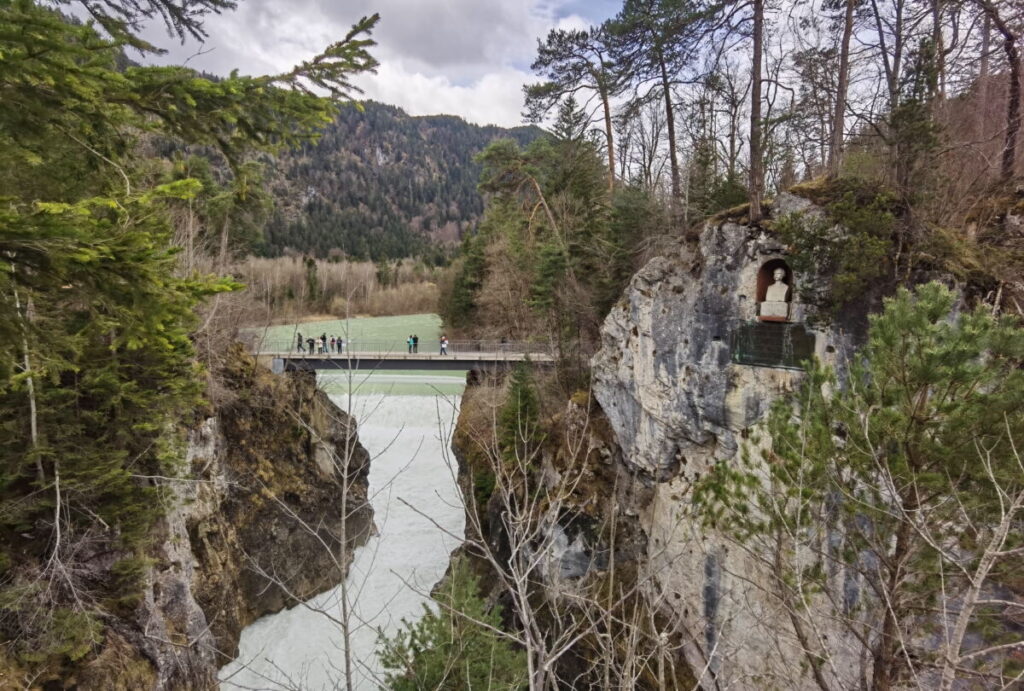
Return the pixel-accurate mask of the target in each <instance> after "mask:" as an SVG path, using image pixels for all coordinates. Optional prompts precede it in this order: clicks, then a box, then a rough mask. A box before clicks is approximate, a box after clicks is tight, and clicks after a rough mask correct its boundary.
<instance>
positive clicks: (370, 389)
mask: <svg viewBox="0 0 1024 691" xmlns="http://www.w3.org/2000/svg"><path fill="white" fill-rule="evenodd" d="M317 378H318V380H319V382H320V388H321V389H323V390H324V391H326V392H327V393H328V394H330V395H331V396H347V395H348V393H349V392H350V391H351V393H352V395H353V396H368V395H370V394H389V395H393V396H457V395H459V394H461V393H462V390H463V389H464V388H465V386H466V373H465V372H451V371H433V372H427V371H419V370H385V369H377V370H374V371H372V372H360V371H358V370H355V371H352V372H351V374H350V373H349V372H347V371H346V372H318V373H317Z"/></svg>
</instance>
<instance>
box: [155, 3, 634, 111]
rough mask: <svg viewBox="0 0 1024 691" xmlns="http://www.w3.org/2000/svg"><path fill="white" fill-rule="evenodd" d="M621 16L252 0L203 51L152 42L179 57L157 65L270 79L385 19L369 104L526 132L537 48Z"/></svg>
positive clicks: (571, 8)
mask: <svg viewBox="0 0 1024 691" xmlns="http://www.w3.org/2000/svg"><path fill="white" fill-rule="evenodd" d="M602 3H603V4H602ZM615 4H617V3H615ZM609 8H611V9H609ZM613 11H614V6H613V5H612V4H610V3H608V1H607V0H602V2H600V3H593V2H591V1H588V2H580V0H429V1H424V0H348V1H347V2H331V0H291V1H290V2H284V1H283V0H246V1H245V2H240V3H239V7H238V9H237V10H236V11H234V12H228V13H225V14H223V15H219V16H214V17H211V18H210V19H209V20H208V21H207V23H206V29H207V33H208V34H209V38H208V40H207V41H206V43H205V45H203V46H198V45H196V44H195V43H188V44H186V45H178V44H176V43H174V42H173V41H169V40H168V39H167V37H166V35H165V34H164V31H163V27H162V26H159V27H157V26H154V27H150V28H149V29H148V30H147V32H146V34H145V36H146V38H147V39H148V40H150V41H152V42H153V43H154V44H156V45H160V46H164V47H167V48H168V49H169V50H168V54H167V55H166V56H162V57H156V58H152V59H151V60H152V61H153V62H160V63H180V62H182V61H183V60H186V59H188V60H189V63H188V64H189V65H190V66H192V67H195V68H197V69H201V70H206V71H208V72H212V73H214V74H227V73H229V72H230V71H231V70H232V69H238V70H239V71H240V72H241V73H243V74H266V73H273V72H281V71H285V70H287V69H289V68H290V67H291V66H292V65H294V64H296V63H297V62H300V61H302V60H305V59H308V58H309V57H311V56H312V55H315V54H316V53H317V52H319V50H321V49H322V48H323V47H324V46H326V45H327V44H328V43H330V42H331V41H333V40H337V39H338V38H339V37H341V36H343V35H344V34H345V33H346V32H347V31H348V29H349V27H350V26H351V25H352V24H353V23H354V22H355V21H357V20H358V19H359V18H360V17H361V16H364V15H367V14H372V13H373V12H380V14H381V21H380V24H379V25H378V28H377V30H376V31H375V32H374V38H375V39H376V40H377V42H378V44H379V45H378V46H377V47H376V48H375V49H374V51H373V53H374V56H375V57H376V58H377V59H378V60H380V62H381V67H380V69H379V70H378V73H377V74H376V75H366V76H364V77H361V78H360V79H359V80H358V81H359V84H360V85H361V86H363V88H364V89H365V90H366V97H367V98H373V99H375V100H379V101H382V102H385V103H390V104H393V105H397V106H399V107H401V108H403V109H405V110H407V111H408V112H409V113H411V114H414V115H427V114H434V113H450V114H455V115H461V116H462V117H464V118H466V119H467V120H470V121H472V122H477V123H480V124H488V123H493V124H500V125H504V126H514V125H517V124H520V123H521V116H520V112H521V111H522V106H523V103H522V85H523V84H524V83H527V82H529V81H532V80H533V79H534V77H533V76H532V75H531V74H530V72H529V64H530V62H532V60H533V57H534V55H535V53H536V49H537V40H538V39H539V38H543V37H544V36H546V35H547V33H548V31H550V30H551V29H552V28H562V29H576V28H585V27H587V26H589V25H590V24H591V23H596V22H599V21H601V20H602V19H603V18H604V17H606V16H608V15H609V14H611V12H613ZM591 12H594V13H595V16H590V15H591ZM585 15H586V16H585Z"/></svg>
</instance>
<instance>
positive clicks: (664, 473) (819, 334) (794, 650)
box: [592, 194, 869, 688]
mask: <svg viewBox="0 0 1024 691" xmlns="http://www.w3.org/2000/svg"><path fill="white" fill-rule="evenodd" d="M793 211H803V212H806V213H816V210H815V209H814V208H812V207H811V205H810V203H809V202H807V201H806V200H803V199H800V198H798V197H794V196H792V195H788V194H784V195H781V196H780V197H779V198H778V199H776V200H775V203H774V209H773V216H774V217H775V218H780V217H782V216H783V215H785V214H788V213H790V212H793ZM770 223H771V220H769V222H768V223H766V224H765V226H766V227H770ZM785 261H786V250H785V248H784V247H783V246H782V245H781V243H780V242H779V241H778V240H777V239H776V238H775V236H774V235H773V234H772V233H771V232H770V231H768V230H765V229H764V228H760V227H750V226H748V225H746V224H740V223H736V222H733V221H731V220H729V219H719V220H717V221H713V222H710V223H708V224H707V225H706V226H705V228H704V230H703V232H702V233H701V235H700V238H699V242H698V243H697V244H696V246H694V245H690V244H680V246H679V247H678V249H677V250H676V251H674V252H671V253H669V254H666V255H664V256H661V257H658V258H655V259H654V260H652V261H651V262H650V263H648V264H647V266H645V267H644V268H643V269H642V270H641V271H640V272H638V273H637V274H636V276H635V277H634V278H633V280H632V282H631V284H630V286H629V288H628V289H627V291H626V293H625V296H624V298H623V299H622V300H621V301H620V302H619V303H618V304H617V305H616V306H615V307H614V308H613V309H612V311H611V313H610V314H609V315H608V317H607V319H606V321H605V323H604V327H603V331H602V348H601V350H600V351H599V352H598V354H597V355H596V356H595V358H594V360H593V363H592V365H593V391H594V395H595V396H596V398H597V400H598V401H599V402H600V404H601V407H602V409H603V411H604V413H605V415H606V416H607V418H608V421H609V424H610V426H611V428H612V429H613V430H614V438H615V440H616V441H617V443H618V444H619V446H620V447H621V452H622V453H621V458H622V459H623V462H624V463H625V464H627V466H629V467H630V468H631V470H633V471H634V472H635V474H636V478H637V481H638V482H640V483H642V484H644V485H646V486H647V487H649V492H647V493H644V494H638V495H637V496H639V497H643V502H642V503H639V504H636V505H634V506H632V507H630V509H631V510H633V511H635V512H637V513H638V515H639V520H640V524H641V528H642V531H643V533H644V534H645V535H646V537H647V554H646V557H645V561H646V567H647V568H648V569H649V572H650V573H652V574H656V575H655V576H654V577H653V578H652V579H651V580H650V582H649V583H648V584H647V585H648V590H649V592H648V598H649V600H650V601H652V602H657V603H661V604H660V605H659V606H660V607H661V609H662V610H663V611H665V610H667V611H665V613H666V615H667V616H668V617H669V619H670V621H671V624H670V627H669V628H670V630H671V631H672V632H673V634H674V635H678V636H679V637H680V639H681V641H682V642H683V646H684V649H685V657H686V660H687V663H688V665H689V666H690V668H691V669H692V670H694V671H695V672H696V673H697V674H698V676H700V679H701V684H702V685H703V686H704V687H706V688H715V687H717V686H722V687H725V686H728V687H729V688H800V687H802V686H810V685H812V684H813V680H811V678H810V676H809V674H808V673H807V671H806V669H805V666H804V665H802V662H803V660H802V657H801V655H800V654H799V651H798V647H797V646H796V643H795V641H794V637H793V636H792V634H791V633H790V632H789V631H790V624H789V622H788V621H787V617H786V615H785V614H784V613H783V612H781V611H777V610H776V608H774V607H773V606H772V605H771V604H770V598H768V597H767V596H766V595H765V592H766V591H765V588H767V587H769V586H768V583H769V579H768V578H767V576H766V574H764V573H762V572H761V571H760V569H762V568H763V566H761V565H760V564H761V562H759V561H758V560H756V559H752V558H751V557H750V555H748V554H745V553H744V551H743V550H742V549H740V548H739V547H738V546H737V545H735V544H734V543H731V542H730V541H728V540H726V539H725V538H723V537H722V536H720V535H717V534H716V533H715V532H714V531H710V530H708V529H706V528H705V527H703V526H702V525H701V523H700V520H699V519H698V517H697V516H695V515H694V513H693V511H692V506H691V497H690V492H691V490H692V488H693V485H694V483H695V482H697V481H699V480H700V478H701V477H702V475H704V474H705V473H706V472H707V471H708V469H709V468H710V467H711V465H712V464H714V463H716V462H720V461H730V460H732V459H736V457H737V454H738V452H739V449H740V446H741V444H742V443H743V440H744V439H746V438H749V437H750V436H751V433H752V430H753V429H755V428H756V426H757V425H758V423H759V422H760V421H761V420H762V418H763V417H764V416H765V414H766V412H767V411H768V409H769V407H770V406H771V404H772V402H773V401H774V400H776V399H777V398H778V397H779V396H780V395H782V394H784V393H785V392H787V391H788V390H791V389H792V387H793V386H794V385H795V384H796V383H797V381H798V380H799V378H800V377H802V376H803V374H802V372H801V371H800V370H799V369H795V368H793V367H792V365H793V364H794V362H793V360H794V358H792V357H790V358H789V359H786V358H785V357H780V355H779V352H776V351H773V347H774V346H777V345H780V344H781V347H782V348H783V349H784V348H785V347H786V345H785V344H786V341H785V339H786V338H789V336H788V335H787V334H786V332H785V330H786V329H792V330H794V336H795V337H799V338H800V339H802V342H803V343H804V350H805V353H804V354H805V356H808V355H810V354H811V353H812V352H813V354H815V355H817V356H818V357H819V358H820V359H822V360H823V361H825V362H827V363H828V362H832V363H834V362H835V361H836V354H837V353H842V352H844V351H846V350H848V349H849V348H851V347H852V345H853V344H854V343H855V342H856V340H857V338H858V333H859V332H861V330H862V328H863V315H864V314H865V313H866V312H867V309H868V305H867V304H866V303H868V302H869V300H868V298H867V297H865V300H863V301H861V304H860V305H859V311H857V310H855V311H854V312H851V313H847V314H844V315H840V318H838V319H835V320H825V319H822V318H821V317H822V315H818V314H816V313H815V311H814V309H813V308H811V307H810V306H804V305H801V304H799V297H800V295H802V294H807V293H814V292H820V291H821V290H823V289H824V286H825V285H826V282H827V279H828V277H825V276H814V275H812V276H793V275H792V273H791V272H789V271H788V268H787V277H788V280H789V282H790V286H791V295H792V297H793V304H792V305H790V308H789V309H790V310H791V314H790V318H791V322H792V323H790V324H780V325H775V326H772V325H764V323H763V322H758V321H757V320H758V311H757V310H758V302H759V301H760V300H764V296H763V292H764V284H765V280H766V279H765V278H764V277H763V276H764V274H765V270H766V267H767V268H768V269H771V268H772V267H777V266H780V265H781V266H785ZM759 291H760V293H761V294H760V295H759V294H758V293H759ZM751 328H754V329H761V331H757V332H755V333H756V334H762V333H763V334H769V337H768V338H767V340H766V341H765V342H764V343H760V342H755V343H753V345H752V346H751V347H750V350H751V351H752V352H747V353H744V352H743V349H744V342H743V341H742V340H741V337H742V334H743V333H745V332H744V330H745V329H751ZM772 329H775V331H772ZM780 329H781V330H780ZM772 334H774V335H772ZM759 337H760V336H759ZM773 339H774V340H775V341H778V342H777V343H773ZM748 345H749V344H748ZM744 358H749V360H744ZM773 358H775V359H777V360H778V362H776V363H775V365H774V366H763V365H765V364H771V361H772V359H773ZM750 362H756V363H757V364H758V365H761V366H752V365H751V364H745V363H750ZM825 628H826V629H827V624H826V625H825ZM830 633H833V632H827V633H826V635H828V634H830ZM848 671H850V672H851V673H852V670H844V669H838V670H837V674H839V675H841V676H842V675H845V674H846V673H847V672H848Z"/></svg>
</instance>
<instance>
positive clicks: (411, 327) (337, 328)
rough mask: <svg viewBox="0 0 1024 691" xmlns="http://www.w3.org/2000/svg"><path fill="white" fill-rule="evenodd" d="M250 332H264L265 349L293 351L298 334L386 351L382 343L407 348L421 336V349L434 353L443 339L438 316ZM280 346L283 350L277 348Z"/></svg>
mask: <svg viewBox="0 0 1024 691" xmlns="http://www.w3.org/2000/svg"><path fill="white" fill-rule="evenodd" d="M251 333H263V334H264V336H263V343H264V350H277V349H281V350H291V348H292V346H293V344H294V343H295V337H296V334H298V333H301V334H302V336H303V338H310V337H312V338H316V337H317V336H320V335H321V334H327V337H328V338H330V337H331V336H341V337H342V338H344V339H345V341H346V342H347V343H348V342H352V341H356V343H358V342H359V341H364V342H371V341H372V342H374V343H375V344H377V345H376V346H375V349H378V348H379V349H382V350H386V349H387V348H386V347H384V348H382V347H381V346H380V344H382V343H383V344H386V345H390V346H391V349H393V350H396V351H401V350H404V349H405V347H406V346H405V342H406V339H407V338H409V336H411V335H413V334H415V335H416V336H419V339H420V348H421V349H424V351H425V352H433V349H434V347H435V346H436V345H437V341H438V339H439V338H440V337H441V317H439V316H437V315H436V314H404V315H401V316H398V317H355V318H353V319H332V320H327V321H313V322H303V323H298V324H282V325H280V326H271V327H268V328H266V329H252V330H251ZM278 345H280V346H281V347H280V348H277V347H275V346H278Z"/></svg>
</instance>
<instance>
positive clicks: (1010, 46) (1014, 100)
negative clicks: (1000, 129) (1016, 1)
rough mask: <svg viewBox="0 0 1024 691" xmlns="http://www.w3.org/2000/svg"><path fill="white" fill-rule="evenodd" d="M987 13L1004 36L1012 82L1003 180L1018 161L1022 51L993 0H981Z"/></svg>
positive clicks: (1000, 176)
mask: <svg viewBox="0 0 1024 691" xmlns="http://www.w3.org/2000/svg"><path fill="white" fill-rule="evenodd" d="M980 3H981V7H982V9H983V10H984V11H985V15H986V16H987V17H988V18H989V19H991V20H992V24H993V25H995V27H996V31H998V32H999V33H1000V34H1002V36H1003V51H1005V52H1006V63H1007V65H1008V66H1009V68H1010V83H1009V85H1008V87H1009V88H1008V91H1007V99H1006V134H1005V138H1004V139H1003V160H1002V165H1001V166H1000V170H999V178H1000V180H1002V181H1003V182H1006V181H1008V180H1010V179H1011V178H1012V177H1013V171H1014V168H1015V167H1016V163H1017V134H1018V133H1019V132H1020V51H1019V50H1018V49H1017V37H1016V36H1015V35H1014V33H1013V32H1012V31H1011V30H1010V27H1008V26H1007V25H1006V22H1004V21H1003V19H1002V17H1000V16H999V11H998V10H997V9H996V6H995V5H994V4H993V3H992V1H991V0H980Z"/></svg>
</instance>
